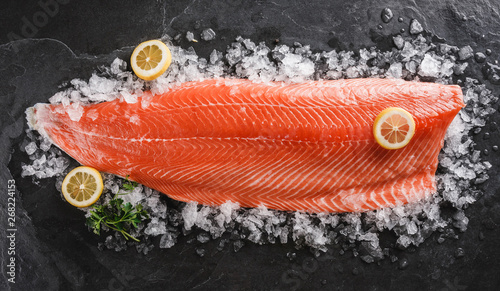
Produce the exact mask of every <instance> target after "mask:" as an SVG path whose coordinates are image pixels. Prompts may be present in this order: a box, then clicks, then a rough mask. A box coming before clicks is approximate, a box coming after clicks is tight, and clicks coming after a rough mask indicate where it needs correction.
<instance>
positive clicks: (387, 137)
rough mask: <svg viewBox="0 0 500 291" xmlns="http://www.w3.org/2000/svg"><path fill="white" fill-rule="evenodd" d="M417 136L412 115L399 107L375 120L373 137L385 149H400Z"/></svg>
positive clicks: (383, 112) (385, 112) (381, 113)
mask: <svg viewBox="0 0 500 291" xmlns="http://www.w3.org/2000/svg"><path fill="white" fill-rule="evenodd" d="M414 134H415V121H414V120H413V117H412V116H411V114H410V113H409V112H408V111H406V110H404V109H402V108H398V107H390V108H387V109H385V110H383V111H382V112H380V114H379V115H378V116H377V118H375V122H374V123H373V135H374V136H375V140H376V141H377V142H378V144H379V145H381V146H382V147H383V148H385V149H388V150H395V149H400V148H402V147H404V146H406V145H407V144H408V143H409V142H410V140H411V139H412V137H413V135H414Z"/></svg>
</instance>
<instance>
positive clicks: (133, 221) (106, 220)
mask: <svg viewBox="0 0 500 291" xmlns="http://www.w3.org/2000/svg"><path fill="white" fill-rule="evenodd" d="M128 177H129V176H127V177H126V178H125V183H124V184H123V185H122V188H123V189H124V190H123V192H122V191H118V192H117V193H116V194H115V195H114V196H113V199H111V200H110V201H109V203H105V204H101V205H93V206H92V208H93V210H91V211H90V217H88V218H87V225H88V226H90V227H91V228H92V229H93V231H94V233H95V234H97V235H100V234H101V230H102V225H105V226H106V227H108V228H109V229H112V230H114V231H117V232H119V233H121V234H122V235H123V236H124V237H125V239H127V240H128V239H129V238H131V239H133V240H135V241H137V242H139V240H138V239H137V238H135V237H134V236H132V235H131V234H130V233H129V231H130V229H132V227H133V228H137V227H138V224H139V223H141V222H142V221H144V220H146V219H148V218H149V215H148V213H147V211H146V210H144V209H143V207H142V205H141V204H137V205H136V206H134V207H133V206H132V204H130V203H125V204H123V199H121V198H119V196H122V195H127V194H130V193H131V192H132V191H133V190H134V189H135V188H136V187H137V185H138V184H137V183H136V182H133V181H130V180H129V179H128Z"/></svg>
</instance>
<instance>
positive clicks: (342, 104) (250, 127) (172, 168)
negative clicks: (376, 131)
mask: <svg viewBox="0 0 500 291" xmlns="http://www.w3.org/2000/svg"><path fill="white" fill-rule="evenodd" d="M146 101H147V102H146ZM463 106H464V103H463V96H462V91H461V89H460V87H458V86H448V85H440V84H434V83H421V82H407V81H403V80H391V79H351V80H338V81H310V82H305V83H300V84H284V83H253V82H251V81H248V80H240V79H213V80H204V81H197V82H188V83H184V84H182V85H179V86H177V87H175V88H174V89H171V90H170V91H168V92H167V93H164V94H160V95H153V94H151V93H150V92H146V93H144V94H143V96H141V97H139V102H137V103H134V104H129V103H126V102H123V101H120V100H118V99H117V100H114V101H110V102H104V103H99V104H93V105H88V106H84V109H83V115H82V117H81V118H80V120H79V121H73V120H71V119H70V117H69V115H68V114H67V113H66V110H65V108H64V106H63V105H48V104H37V105H36V106H34V107H33V108H30V109H29V110H28V111H29V112H28V115H29V116H28V120H29V123H30V124H31V126H32V127H33V128H34V129H37V130H38V131H39V132H40V133H41V134H42V135H45V136H46V137H48V138H50V139H51V140H52V141H53V143H54V144H56V145H57V146H58V147H60V148H61V149H62V150H64V151H65V152H66V153H68V154H69V155H70V156H72V157H73V158H74V159H76V160H77V161H79V162H80V163H82V164H83V165H87V166H91V167H94V168H96V169H97V170H99V171H102V172H108V173H113V174H116V175H119V176H122V177H125V176H127V175H129V178H130V179H131V180H133V181H136V182H139V183H141V184H143V185H146V186H148V187H150V188H153V189H156V190H158V191H160V192H163V193H165V194H167V195H168V196H169V197H171V198H173V199H176V200H181V201H196V202H198V203H202V204H206V205H220V204H223V203H225V202H226V201H232V202H237V203H239V204H240V205H241V206H243V207H257V206H259V205H263V206H266V207H268V208H272V209H279V210H304V211H309V212H324V211H326V212H359V211H367V210H372V209H378V208H382V207H389V206H395V205H401V204H405V203H408V202H412V201H416V200H419V199H422V198H424V197H426V196H428V195H431V194H432V193H435V192H436V182H435V177H434V175H435V172H436V168H437V165H438V154H439V151H440V149H441V148H442V146H443V142H444V141H443V140H444V135H445V132H446V129H447V128H448V126H449V125H450V123H451V122H452V120H453V118H454V117H455V115H456V114H457V113H458V112H459V111H460V109H461V108H462V107H463ZM387 107H401V108H403V109H405V110H407V111H408V112H410V113H411V114H412V115H413V117H414V119H415V123H416V131H415V135H414V137H413V139H412V140H411V141H410V143H409V144H408V145H407V146H406V147H404V148H402V149H399V150H386V149H384V148H382V147H381V146H379V145H378V144H377V142H376V141H375V139H374V137H373V133H372V126H373V122H374V120H375V118H376V116H377V115H378V114H379V113H380V112H381V111H382V110H384V109H386V108H387Z"/></svg>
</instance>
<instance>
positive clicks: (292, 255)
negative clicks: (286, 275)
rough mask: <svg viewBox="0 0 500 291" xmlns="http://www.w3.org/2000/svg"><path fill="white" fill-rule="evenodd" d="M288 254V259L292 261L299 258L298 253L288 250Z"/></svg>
mask: <svg viewBox="0 0 500 291" xmlns="http://www.w3.org/2000/svg"><path fill="white" fill-rule="evenodd" d="M286 256H287V257H288V259H289V260H290V261H293V260H295V259H296V258H297V253H292V252H288V253H286Z"/></svg>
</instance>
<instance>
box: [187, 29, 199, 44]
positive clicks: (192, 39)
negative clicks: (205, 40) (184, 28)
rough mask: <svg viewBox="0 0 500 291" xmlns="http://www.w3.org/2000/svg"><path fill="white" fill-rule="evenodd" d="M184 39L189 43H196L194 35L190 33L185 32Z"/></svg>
mask: <svg viewBox="0 0 500 291" xmlns="http://www.w3.org/2000/svg"><path fill="white" fill-rule="evenodd" d="M186 39H187V41H189V42H191V41H192V42H198V41H197V40H196V39H194V34H193V33H192V32H191V31H188V32H186Z"/></svg>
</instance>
